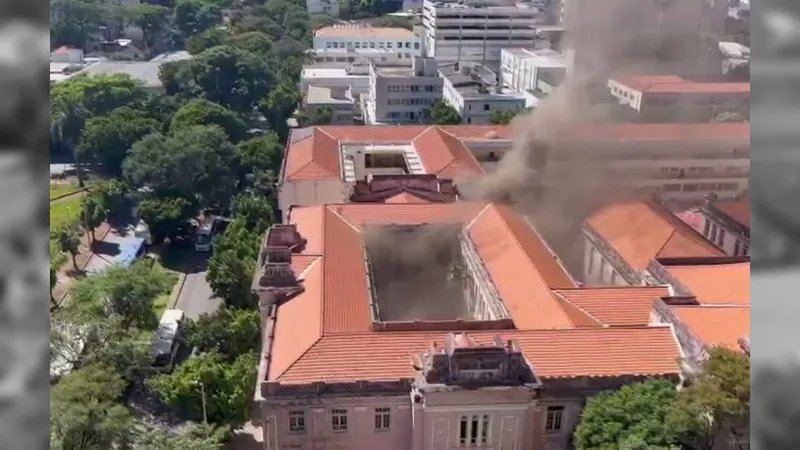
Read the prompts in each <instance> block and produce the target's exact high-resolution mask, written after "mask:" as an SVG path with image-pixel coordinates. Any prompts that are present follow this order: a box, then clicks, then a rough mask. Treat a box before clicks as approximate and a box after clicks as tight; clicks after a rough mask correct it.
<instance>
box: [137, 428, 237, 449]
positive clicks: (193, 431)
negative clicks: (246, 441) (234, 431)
mask: <svg viewBox="0 0 800 450" xmlns="http://www.w3.org/2000/svg"><path fill="white" fill-rule="evenodd" d="M144 428H145V429H144V431H143V432H141V433H140V434H139V436H138V437H137V439H136V448H142V449H158V450H186V449H191V450H222V449H223V448H224V445H225V442H226V441H227V440H228V437H229V436H230V434H231V430H230V427H226V426H222V427H218V426H214V425H207V424H203V423H192V424H191V425H190V426H188V427H186V428H185V429H183V430H181V432H180V433H179V434H178V435H175V434H174V433H172V432H170V431H169V430H166V429H164V428H156V427H152V426H145V427H144Z"/></svg>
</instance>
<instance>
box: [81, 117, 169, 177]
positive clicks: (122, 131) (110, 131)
mask: <svg viewBox="0 0 800 450" xmlns="http://www.w3.org/2000/svg"><path fill="white" fill-rule="evenodd" d="M158 127H159V123H158V121H157V120H155V119H153V118H150V117H148V116H147V114H146V113H144V112H143V111H140V110H135V109H132V108H129V107H127V106H122V107H119V108H117V109H114V110H112V111H111V112H110V113H109V114H108V115H102V116H95V117H92V118H90V119H89V120H88V121H86V125H85V126H84V129H83V133H82V136H81V140H80V144H79V151H80V153H81V155H82V156H81V160H82V161H84V162H89V161H91V162H94V163H96V164H100V165H101V167H102V168H103V170H104V171H105V172H106V173H108V174H112V175H119V174H120V173H121V171H122V162H123V161H124V160H125V157H126V156H127V155H128V151H129V150H130V149H131V147H133V144H134V143H136V141H138V140H139V139H141V138H143V137H144V136H147V135H148V134H151V133H154V132H156V131H157V130H158Z"/></svg>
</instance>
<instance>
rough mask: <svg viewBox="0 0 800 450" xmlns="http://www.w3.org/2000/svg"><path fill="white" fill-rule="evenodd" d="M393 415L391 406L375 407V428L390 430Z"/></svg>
mask: <svg viewBox="0 0 800 450" xmlns="http://www.w3.org/2000/svg"><path fill="white" fill-rule="evenodd" d="M391 417H392V409H391V408H375V429H376V430H388V429H389V424H390V421H391Z"/></svg>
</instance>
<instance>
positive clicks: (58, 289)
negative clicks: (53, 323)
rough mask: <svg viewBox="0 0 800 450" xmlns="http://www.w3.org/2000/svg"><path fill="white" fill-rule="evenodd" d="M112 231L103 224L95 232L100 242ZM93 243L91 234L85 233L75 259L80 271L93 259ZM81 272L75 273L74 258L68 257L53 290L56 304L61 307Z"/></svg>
mask: <svg viewBox="0 0 800 450" xmlns="http://www.w3.org/2000/svg"><path fill="white" fill-rule="evenodd" d="M110 231H111V226H109V225H108V224H107V223H103V224H102V225H100V226H99V227H97V229H96V230H95V236H96V237H97V240H98V241H102V240H103V239H105V237H106V235H107V234H108V233H109V232H110ZM91 243H92V236H91V234H90V233H85V234H84V235H83V236H82V237H81V246H80V252H79V253H78V255H77V256H76V257H75V262H76V263H77V264H78V269H79V270H80V271H82V270H83V269H84V268H85V267H86V264H87V263H88V262H89V259H91V258H92V255H93V254H94V252H93V251H92V249H91ZM79 275H80V272H77V273H76V271H75V267H73V265H72V256H70V255H67V262H66V263H64V265H63V266H62V267H61V268H60V269H59V270H58V273H57V274H56V276H57V278H58V281H57V282H56V286H55V288H53V297H54V298H55V299H56V303H58V304H59V305H60V304H61V302H62V301H64V298H65V297H66V296H67V293H68V292H69V286H70V285H71V284H72V282H73V281H74V280H75V278H76V276H79Z"/></svg>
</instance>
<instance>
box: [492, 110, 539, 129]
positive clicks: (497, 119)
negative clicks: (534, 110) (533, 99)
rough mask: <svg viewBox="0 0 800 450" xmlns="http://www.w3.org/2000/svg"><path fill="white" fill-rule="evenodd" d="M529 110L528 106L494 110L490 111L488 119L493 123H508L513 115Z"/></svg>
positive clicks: (512, 118)
mask: <svg viewBox="0 0 800 450" xmlns="http://www.w3.org/2000/svg"><path fill="white" fill-rule="evenodd" d="M530 110H531V109H530V108H523V109H501V110H495V111H492V115H491V116H490V118H489V120H490V121H491V122H492V124H493V125H508V124H510V123H511V121H512V120H514V118H515V117H517V116H519V115H522V114H528V113H529V112H530Z"/></svg>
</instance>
